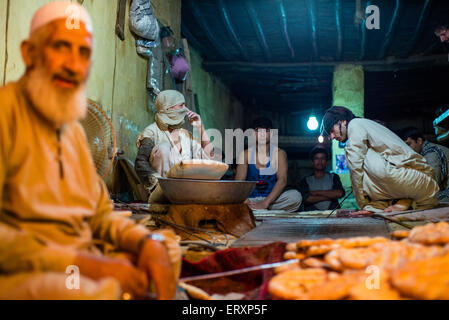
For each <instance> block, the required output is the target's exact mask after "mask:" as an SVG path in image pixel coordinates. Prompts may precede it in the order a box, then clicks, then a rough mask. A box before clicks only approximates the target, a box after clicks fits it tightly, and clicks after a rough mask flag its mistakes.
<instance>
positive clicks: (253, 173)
mask: <svg viewBox="0 0 449 320" xmlns="http://www.w3.org/2000/svg"><path fill="white" fill-rule="evenodd" d="M255 155H256V147H254V148H253V151H252V153H251V161H250V164H248V171H247V173H246V181H257V183H256V187H255V188H254V190H253V192H252V193H251V194H250V196H249V197H250V198H256V197H264V198H265V197H267V196H268V195H269V194H270V192H271V191H272V190H273V188H274V185H275V184H276V182H277V177H276V170H274V169H273V170H268V171H271V172H272V174H264V175H262V174H260V170H259V169H257V167H256V165H255V163H256V162H255V161H254V160H255ZM272 155H273V146H270V158H269V160H268V163H267V166H266V169H268V168H270V167H271V157H272ZM252 163H254V164H252ZM271 172H269V173H271Z"/></svg>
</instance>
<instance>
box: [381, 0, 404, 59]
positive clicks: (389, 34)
mask: <svg viewBox="0 0 449 320" xmlns="http://www.w3.org/2000/svg"><path fill="white" fill-rule="evenodd" d="M400 8H401V0H396V4H395V8H394V12H393V17H392V18H391V22H390V27H389V28H388V32H387V34H386V36H385V41H384V44H383V45H382V49H381V50H380V52H379V55H378V56H377V58H378V59H379V60H381V59H383V58H384V57H385V55H386V53H387V50H388V47H389V46H390V43H391V40H392V39H393V32H394V27H395V26H396V22H397V20H398V15H399V10H400Z"/></svg>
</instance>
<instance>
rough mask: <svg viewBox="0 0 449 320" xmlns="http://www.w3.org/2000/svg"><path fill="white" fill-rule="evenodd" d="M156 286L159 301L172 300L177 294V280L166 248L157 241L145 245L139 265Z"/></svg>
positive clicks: (147, 242)
mask: <svg viewBox="0 0 449 320" xmlns="http://www.w3.org/2000/svg"><path fill="white" fill-rule="evenodd" d="M137 266H138V267H139V269H141V270H144V271H145V272H146V274H147V275H148V277H149V278H151V279H152V280H153V281H154V284H155V285H156V290H157V295H158V300H171V299H173V298H174V296H175V292H176V278H175V272H174V269H173V265H172V264H171V261H170V257H169V255H168V252H167V248H166V246H165V245H164V244H163V243H162V242H160V241H156V240H152V239H147V240H145V242H144V243H143V246H142V250H141V251H140V254H139V260H138V263H137Z"/></svg>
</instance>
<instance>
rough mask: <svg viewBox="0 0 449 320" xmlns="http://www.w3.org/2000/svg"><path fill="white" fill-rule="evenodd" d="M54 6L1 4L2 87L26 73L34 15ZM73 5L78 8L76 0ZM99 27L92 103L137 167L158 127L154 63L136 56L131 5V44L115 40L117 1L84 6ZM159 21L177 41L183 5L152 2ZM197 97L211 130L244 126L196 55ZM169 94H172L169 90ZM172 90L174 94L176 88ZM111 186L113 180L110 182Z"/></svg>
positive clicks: (37, 0)
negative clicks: (149, 85)
mask: <svg viewBox="0 0 449 320" xmlns="http://www.w3.org/2000/svg"><path fill="white" fill-rule="evenodd" d="M48 2H52V1H51V0H32V1H30V0H0V85H3V84H5V83H7V82H9V81H15V80H17V79H19V78H20V77H21V75H22V74H23V72H24V71H25V67H24V65H23V62H22V57H21V54H20V49H19V48H20V43H21V42H22V41H23V40H24V39H25V38H26V37H27V36H28V32H29V27H30V23H31V18H32V16H33V14H34V12H35V11H36V10H37V9H38V8H39V7H40V6H42V5H43V4H45V3H48ZM72 2H76V1H75V0H72ZM78 2H82V3H83V5H84V6H85V7H86V8H87V10H88V11H89V12H90V14H91V16H92V19H93V22H94V36H95V49H94V53H93V66H92V70H91V74H90V78H89V82H88V97H89V98H90V99H92V100H94V101H96V102H97V103H99V104H100V105H101V106H102V108H103V110H104V111H105V112H106V114H107V115H108V116H109V117H110V118H111V120H112V123H113V126H114V129H115V131H116V135H117V147H118V148H120V149H121V150H123V151H124V152H125V157H126V158H128V159H129V160H131V161H132V162H134V159H135V157H136V154H137V148H136V145H135V140H136V138H137V136H138V134H139V133H140V132H141V131H142V130H143V129H144V128H145V127H146V126H148V125H149V124H151V123H152V122H153V121H154V113H153V111H152V109H151V107H149V106H148V105H150V106H151V105H152V104H153V101H152V99H151V98H149V97H148V96H147V92H146V88H145V85H146V77H147V65H148V61H147V60H146V59H144V58H142V57H140V56H138V55H137V53H136V47H135V38H134V37H133V35H132V34H131V32H130V30H129V24H128V16H129V5H130V3H131V1H128V6H127V13H126V24H125V41H121V40H120V39H119V38H118V37H117V36H116V35H115V24H116V17H117V1H116V0H84V1H78ZM151 3H152V5H153V9H154V11H155V14H156V17H157V18H158V19H159V21H160V22H161V23H162V24H163V25H166V26H167V25H169V26H170V27H171V29H172V30H173V31H174V33H175V36H176V38H177V39H180V35H181V0H151ZM191 59H192V63H191V64H192V73H191V74H192V77H193V79H192V84H193V91H194V92H195V93H196V95H197V97H198V99H197V100H198V103H199V109H200V113H201V115H202V116H203V118H204V123H205V125H206V128H217V129H219V130H220V131H224V128H234V127H239V126H241V123H242V119H243V108H242V106H241V104H240V103H239V102H238V101H237V100H235V99H234V98H233V97H232V96H231V95H230V92H229V90H228V89H227V88H226V87H225V86H224V85H223V84H222V83H221V82H220V81H218V80H217V79H216V78H214V77H212V76H210V75H209V74H208V73H206V72H205V71H204V70H203V69H202V68H201V63H202V61H201V57H200V56H199V54H198V53H196V52H195V51H193V50H191ZM163 89H167V88H163ZM170 89H171V88H170ZM106 181H107V182H108V184H110V182H111V175H109V176H108V177H107V179H106Z"/></svg>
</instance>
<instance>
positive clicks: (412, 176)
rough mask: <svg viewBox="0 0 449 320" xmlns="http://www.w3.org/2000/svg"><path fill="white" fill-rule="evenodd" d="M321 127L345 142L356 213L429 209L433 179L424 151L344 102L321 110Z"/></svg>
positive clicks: (434, 191)
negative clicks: (356, 207)
mask: <svg viewBox="0 0 449 320" xmlns="http://www.w3.org/2000/svg"><path fill="white" fill-rule="evenodd" d="M322 129H323V131H324V133H326V134H329V135H330V138H331V139H336V140H337V141H340V142H343V143H346V146H345V154H346V160H347V164H348V168H349V173H350V176H351V183H352V190H353V192H354V196H355V199H356V201H357V204H358V206H359V207H360V209H361V210H362V211H360V212H358V214H360V213H361V214H370V213H372V212H382V211H403V210H407V209H409V208H413V209H430V208H433V207H435V206H437V205H438V191H439V188H438V184H437V182H436V181H435V179H434V172H433V169H432V167H431V166H430V165H429V164H428V163H427V162H426V160H425V159H424V157H423V156H421V155H419V154H418V153H416V152H414V151H413V150H412V149H411V148H409V147H408V146H407V145H406V144H405V142H404V141H402V139H401V138H399V137H398V136H397V135H396V134H394V133H393V132H392V131H390V130H389V129H387V128H386V127H384V126H383V125H381V124H379V123H377V122H375V121H372V120H369V119H363V118H356V117H355V116H354V114H353V113H352V112H351V111H350V110H348V109H347V108H344V107H332V108H330V109H329V110H328V111H327V112H326V114H325V115H324V118H323V122H322Z"/></svg>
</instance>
